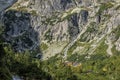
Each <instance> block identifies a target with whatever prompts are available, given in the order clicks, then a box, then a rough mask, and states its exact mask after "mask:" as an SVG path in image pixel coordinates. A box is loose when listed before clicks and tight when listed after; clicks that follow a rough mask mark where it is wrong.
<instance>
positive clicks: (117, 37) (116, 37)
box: [112, 25, 120, 40]
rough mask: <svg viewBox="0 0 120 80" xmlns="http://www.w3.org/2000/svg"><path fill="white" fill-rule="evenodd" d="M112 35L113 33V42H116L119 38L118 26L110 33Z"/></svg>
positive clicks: (119, 30) (119, 28) (119, 29)
mask: <svg viewBox="0 0 120 80" xmlns="http://www.w3.org/2000/svg"><path fill="white" fill-rule="evenodd" d="M112 33H114V34H115V40H118V39H119V37H120V25H119V26H117V28H116V29H114V30H113V31H112Z"/></svg>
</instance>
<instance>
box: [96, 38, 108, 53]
mask: <svg viewBox="0 0 120 80" xmlns="http://www.w3.org/2000/svg"><path fill="white" fill-rule="evenodd" d="M107 48H108V45H107V44H105V40H102V42H101V43H100V45H99V46H98V47H97V48H96V50H95V51H94V53H96V54H104V55H106V54H107V52H106V50H107Z"/></svg>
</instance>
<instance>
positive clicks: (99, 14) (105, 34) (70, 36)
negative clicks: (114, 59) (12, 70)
mask: <svg viewBox="0 0 120 80" xmlns="http://www.w3.org/2000/svg"><path fill="white" fill-rule="evenodd" d="M2 20H3V22H4V24H5V26H6V35H4V36H5V38H6V41H7V42H9V43H11V44H12V45H13V47H14V48H15V50H17V51H25V50H27V49H28V50H36V49H37V50H39V49H38V48H39V46H42V47H40V48H43V49H42V53H43V59H46V58H47V57H51V56H54V55H55V54H58V53H62V55H63V57H64V58H67V56H69V55H72V54H74V53H78V54H80V55H81V54H97V53H99V52H100V53H103V54H104V53H105V54H108V55H110V56H111V55H113V54H116V53H119V51H120V34H119V33H120V1H119V0H89V1H88V0H18V2H17V3H16V4H14V5H13V6H12V7H11V8H9V9H8V10H7V11H6V13H4V16H3V18H2ZM103 48H104V49H103ZM100 50H101V51H100Z"/></svg>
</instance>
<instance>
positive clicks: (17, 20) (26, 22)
mask: <svg viewBox="0 0 120 80" xmlns="http://www.w3.org/2000/svg"><path fill="white" fill-rule="evenodd" d="M31 16H32V15H31V14H30V13H25V12H19V11H15V10H9V11H7V12H5V13H4V15H3V18H2V20H3V23H4V25H5V33H4V38H5V42H7V43H10V44H11V45H12V48H13V49H14V51H16V52H24V51H26V50H28V51H31V52H33V51H36V52H37V53H39V52H40V50H39V44H40V42H39V37H38V36H39V34H38V32H37V31H35V30H34V28H33V27H32V24H31Z"/></svg>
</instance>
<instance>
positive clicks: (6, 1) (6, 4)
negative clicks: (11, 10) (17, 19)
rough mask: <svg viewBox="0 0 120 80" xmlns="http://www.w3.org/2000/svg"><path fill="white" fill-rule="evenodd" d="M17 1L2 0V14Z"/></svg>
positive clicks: (0, 9) (0, 6)
mask: <svg viewBox="0 0 120 80" xmlns="http://www.w3.org/2000/svg"><path fill="white" fill-rule="evenodd" d="M16 1H17V0H0V12H1V11H3V10H5V9H7V8H8V7H10V6H12V5H13V4H14V3H15V2H16Z"/></svg>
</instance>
